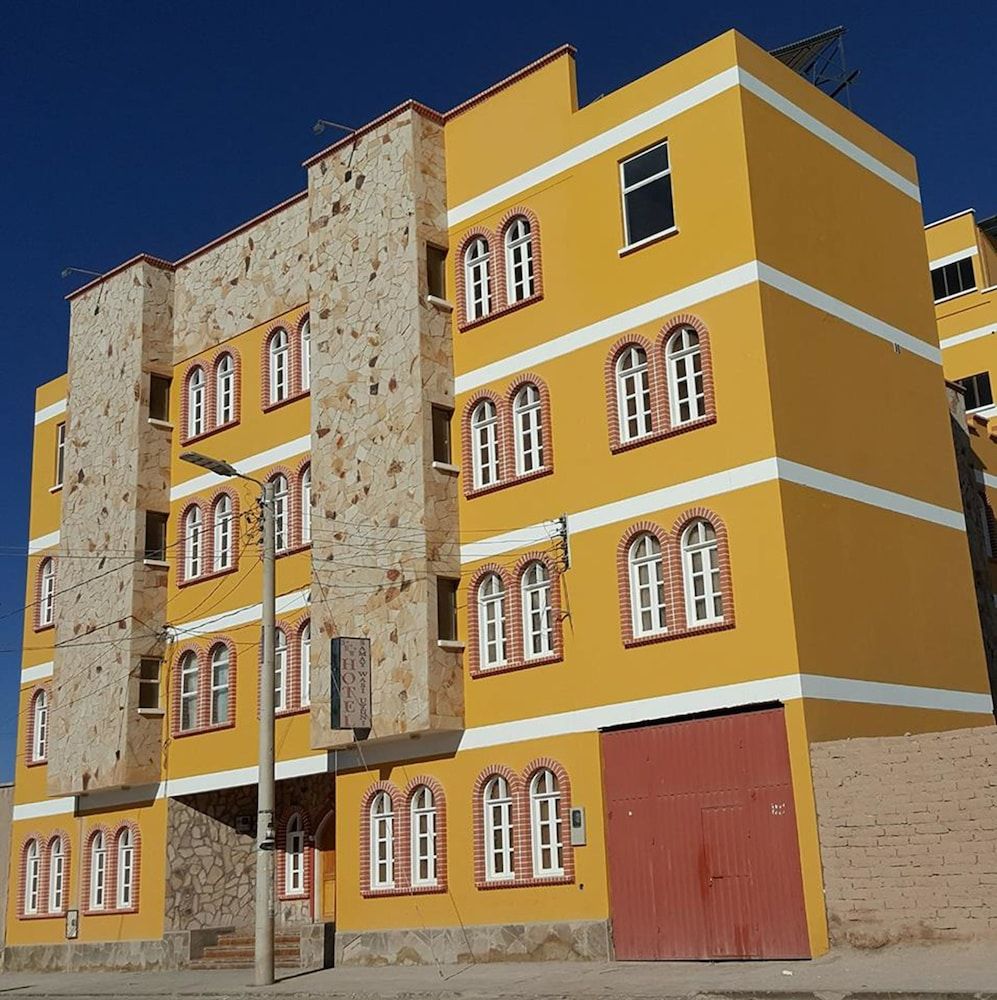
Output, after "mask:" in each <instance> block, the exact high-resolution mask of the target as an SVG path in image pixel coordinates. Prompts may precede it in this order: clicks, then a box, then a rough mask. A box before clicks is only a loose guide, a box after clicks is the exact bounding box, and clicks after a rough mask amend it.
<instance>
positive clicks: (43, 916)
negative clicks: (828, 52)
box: [17, 910, 66, 920]
mask: <svg viewBox="0 0 997 1000" xmlns="http://www.w3.org/2000/svg"><path fill="white" fill-rule="evenodd" d="M17 919H18V920H65V919H66V911H65V910H59V911H58V912H57V913H19V914H18V915H17Z"/></svg>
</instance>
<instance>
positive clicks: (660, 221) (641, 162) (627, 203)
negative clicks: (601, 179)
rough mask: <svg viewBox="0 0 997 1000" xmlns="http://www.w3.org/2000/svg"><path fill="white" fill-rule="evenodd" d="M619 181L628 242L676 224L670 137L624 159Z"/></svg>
mask: <svg viewBox="0 0 997 1000" xmlns="http://www.w3.org/2000/svg"><path fill="white" fill-rule="evenodd" d="M620 185H621V187H622V190H623V226H624V235H625V238H626V245H627V246H633V244H635V243H640V242H642V241H643V240H648V239H650V238H651V237H652V236H657V235H658V234H659V233H666V232H668V231H669V230H670V229H674V228H675V209H674V206H673V204H672V171H671V166H670V164H669V161H668V141H667V140H666V141H665V142H659V143H658V144H657V145H656V146H652V147H651V148H650V149H645V150H644V151H643V152H641V153H637V155H636V156H631V157H630V158H629V159H627V160H623V161H622V162H621V163H620Z"/></svg>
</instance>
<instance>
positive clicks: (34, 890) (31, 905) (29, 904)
mask: <svg viewBox="0 0 997 1000" xmlns="http://www.w3.org/2000/svg"><path fill="white" fill-rule="evenodd" d="M41 888H42V856H41V848H40V847H39V846H38V841H37V840H35V839H34V838H32V839H31V840H29V841H28V842H27V844H25V845H24V912H25V914H28V915H33V914H35V913H37V912H38V907H39V905H40V895H41Z"/></svg>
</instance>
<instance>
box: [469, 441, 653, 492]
mask: <svg viewBox="0 0 997 1000" xmlns="http://www.w3.org/2000/svg"><path fill="white" fill-rule="evenodd" d="M641 440H643V439H641ZM553 471H554V466H553V465H544V466H541V467H540V468H539V469H534V470H533V471H532V472H523V473H520V474H518V475H514V476H510V477H509V478H508V479H500V480H499V481H498V482H497V483H489V484H488V485H487V486H475V487H472V488H471V489H466V490H465V491H464V499H465V500H473V499H474V498H475V497H480V496H484V495H485V494H487V493H494V492H495V491H496V490H505V489H508V488H509V487H510V486H518V485H520V484H521V483H528V482H530V481H531V480H533V479H542V478H543V477H544V476H549V475H551V473H553Z"/></svg>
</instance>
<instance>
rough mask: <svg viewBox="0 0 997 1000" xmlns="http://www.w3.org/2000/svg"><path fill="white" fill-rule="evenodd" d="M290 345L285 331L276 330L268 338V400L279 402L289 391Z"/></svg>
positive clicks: (285, 397)
mask: <svg viewBox="0 0 997 1000" xmlns="http://www.w3.org/2000/svg"><path fill="white" fill-rule="evenodd" d="M289 362H290V347H289V344H288V339H287V331H286V330H284V329H279V330H277V331H276V332H275V333H274V335H273V336H272V337H271V338H270V402H271V403H279V402H281V400H284V399H287V397H288V396H289V395H290V393H291V385H290V374H291V373H290V364H289Z"/></svg>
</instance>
